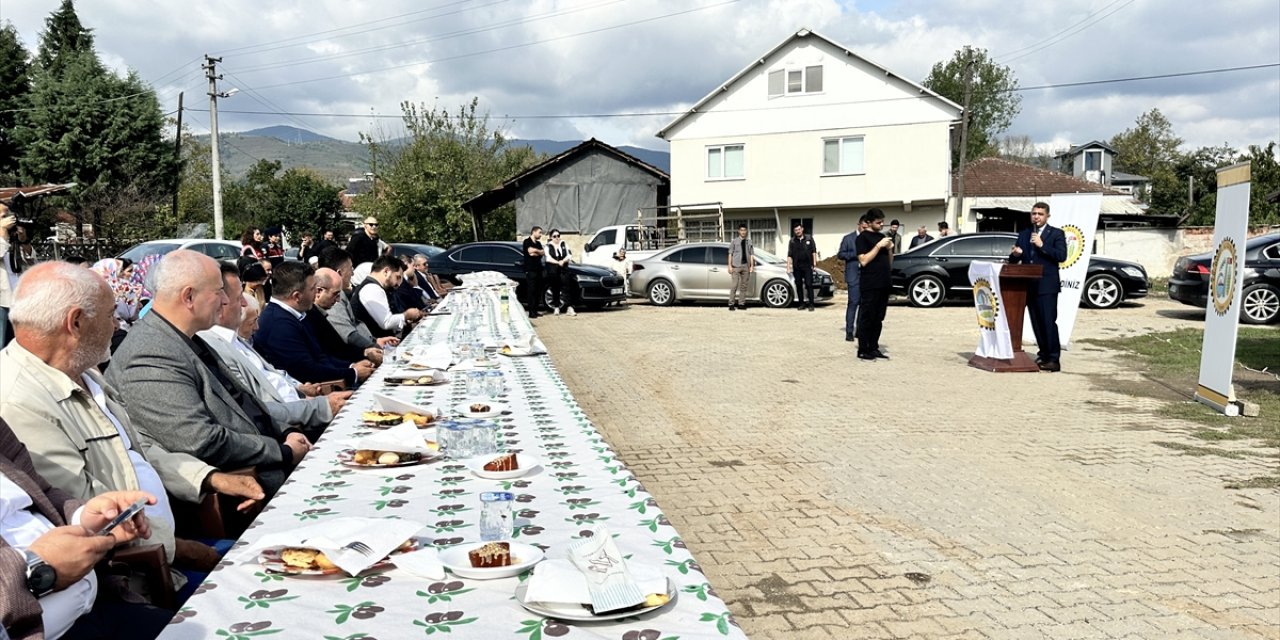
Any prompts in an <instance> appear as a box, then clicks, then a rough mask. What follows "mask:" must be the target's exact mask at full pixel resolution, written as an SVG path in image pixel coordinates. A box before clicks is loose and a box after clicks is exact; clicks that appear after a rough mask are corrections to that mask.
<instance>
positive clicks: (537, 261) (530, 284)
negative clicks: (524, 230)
mask: <svg viewBox="0 0 1280 640" xmlns="http://www.w3.org/2000/svg"><path fill="white" fill-rule="evenodd" d="M545 253H546V251H545V250H544V249H543V248H542V227H537V226H535V227H534V228H533V230H532V231H530V232H529V237H528V238H525V239H524V290H525V293H527V294H528V296H529V302H528V308H527V310H528V311H529V317H530V318H536V317H538V307H539V306H541V303H542V280H543V278H542V256H543V255H544V254H545Z"/></svg>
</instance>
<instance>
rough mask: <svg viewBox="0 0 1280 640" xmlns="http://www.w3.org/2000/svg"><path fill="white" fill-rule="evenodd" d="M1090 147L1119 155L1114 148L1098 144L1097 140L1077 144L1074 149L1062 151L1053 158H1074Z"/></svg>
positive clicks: (1101, 143)
mask: <svg viewBox="0 0 1280 640" xmlns="http://www.w3.org/2000/svg"><path fill="white" fill-rule="evenodd" d="M1092 147H1100V148H1103V149H1106V150H1107V151H1110V152H1111V153H1113V154H1116V155H1120V152H1119V151H1116V148H1115V147H1113V146H1111V145H1109V144H1107V143H1105V142H1098V141H1097V140H1091V141H1089V142H1086V143H1084V144H1078V145H1076V146H1074V147H1071V148H1070V149H1067V150H1066V151H1063V152H1062V153H1059V154H1058V155H1056V156H1054V157H1055V158H1061V157H1063V156H1074V155H1076V154H1077V153H1080V152H1081V151H1083V150H1085V149H1089V148H1092Z"/></svg>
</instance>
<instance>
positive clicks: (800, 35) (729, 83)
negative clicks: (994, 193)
mask: <svg viewBox="0 0 1280 640" xmlns="http://www.w3.org/2000/svg"><path fill="white" fill-rule="evenodd" d="M805 38H813V39H815V40H817V41H818V42H822V43H824V44H826V45H827V46H830V47H832V48H834V49H838V50H840V51H843V52H844V54H845V55H847V56H849V57H850V58H857V59H858V60H861V61H863V62H865V63H867V64H869V65H871V66H873V67H875V68H876V69H879V70H880V71H882V72H884V75H885V76H886V77H890V78H896V79H897V80H899V81H901V82H903V83H906V84H907V85H910V86H911V87H914V88H915V89H916V90H917V91H919V92H920V93H922V94H925V95H928V96H929V97H931V98H934V99H935V100H937V101H939V102H941V103H943V104H944V105H946V106H948V107H951V108H952V109H954V110H956V111H957V112H961V111H963V110H964V108H963V107H961V106H960V105H958V104H956V103H954V102H952V101H950V100H948V99H947V98H945V97H943V96H942V95H941V94H938V93H936V92H934V91H932V90H930V89H926V88H925V87H923V86H921V85H919V84H916V83H915V82H912V81H911V80H908V79H907V78H904V77H902V76H900V75H898V74H896V73H894V72H892V71H890V70H889V69H888V68H887V67H885V66H884V65H881V64H877V63H876V62H874V61H872V60H869V59H867V58H866V57H863V56H860V55H858V54H856V53H854V52H853V51H850V50H849V48H848V47H845V46H843V45H841V44H839V43H837V42H835V41H834V40H832V39H830V38H827V37H826V36H823V35H822V34H820V33H818V32H816V31H814V30H812V29H801V30H799V31H797V32H795V33H793V34H791V35H790V36H788V37H787V39H785V40H783V41H782V42H779V43H778V45H777V46H775V47H774V48H772V49H770V50H769V51H767V52H766V53H765V54H764V55H763V56H760V58H758V59H756V60H754V61H752V63H751V64H749V65H747V66H746V67H745V68H743V69H742V70H741V71H739V72H738V73H736V74H734V75H733V77H732V78H729V79H728V80H726V81H725V82H724V83H723V84H721V85H720V86H718V87H716V88H715V89H714V90H712V91H711V93H708V94H707V95H705V96H703V97H702V99H701V100H699V101H698V102H697V103H695V104H694V105H693V106H692V107H690V108H689V110H688V111H686V112H684V113H682V114H680V115H678V116H676V118H675V120H672V121H671V122H669V123H667V126H665V127H663V128H662V129H661V130H660V131H658V133H657V137H659V138H662V139H664V140H665V139H666V134H667V132H668V131H671V129H673V128H674V127H675V126H676V125H677V124H680V123H681V122H683V121H684V120H685V119H686V118H688V117H689V116H692V115H693V114H695V113H698V112H699V111H701V109H702V107H704V106H706V104H707V103H708V102H711V100H712V99H714V98H715V97H716V96H718V95H720V94H722V93H724V92H726V91H729V89H730V88H732V87H733V86H734V85H735V84H737V83H738V82H739V81H740V80H742V79H743V78H744V77H746V75H747V74H748V73H751V72H752V71H754V70H755V69H756V68H757V67H763V66H768V65H769V63H770V62H772V61H773V59H774V58H775V57H776V56H777V55H778V54H779V53H781V52H782V51H784V50H786V49H788V48H789V47H790V46H791V45H792V43H794V42H796V41H798V40H804V39H805ZM957 117H959V115H958V114H957Z"/></svg>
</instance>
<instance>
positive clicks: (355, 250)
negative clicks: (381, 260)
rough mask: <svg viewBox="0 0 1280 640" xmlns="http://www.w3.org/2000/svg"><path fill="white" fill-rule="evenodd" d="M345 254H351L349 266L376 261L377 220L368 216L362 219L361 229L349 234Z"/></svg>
mask: <svg viewBox="0 0 1280 640" xmlns="http://www.w3.org/2000/svg"><path fill="white" fill-rule="evenodd" d="M347 253H350V254H351V264H352V265H353V266H356V267H358V266H360V265H362V264H364V263H366V262H373V261H374V260H377V259H378V219H377V218H375V217H373V216H369V217H367V218H365V219H364V225H363V227H362V228H360V229H357V230H356V232H355V233H353V234H351V241H350V242H348V243H347Z"/></svg>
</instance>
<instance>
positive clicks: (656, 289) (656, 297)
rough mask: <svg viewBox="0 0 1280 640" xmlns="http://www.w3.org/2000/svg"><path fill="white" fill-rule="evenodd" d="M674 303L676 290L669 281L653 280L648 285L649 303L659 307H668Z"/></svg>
mask: <svg viewBox="0 0 1280 640" xmlns="http://www.w3.org/2000/svg"><path fill="white" fill-rule="evenodd" d="M675 301H676V289H675V287H673V286H672V285H671V281H669V280H662V279H658V280H654V281H653V282H650V283H649V302H652V303H653V304H655V305H657V306H659V307H669V306H671V304H672V303H674V302H675Z"/></svg>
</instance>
